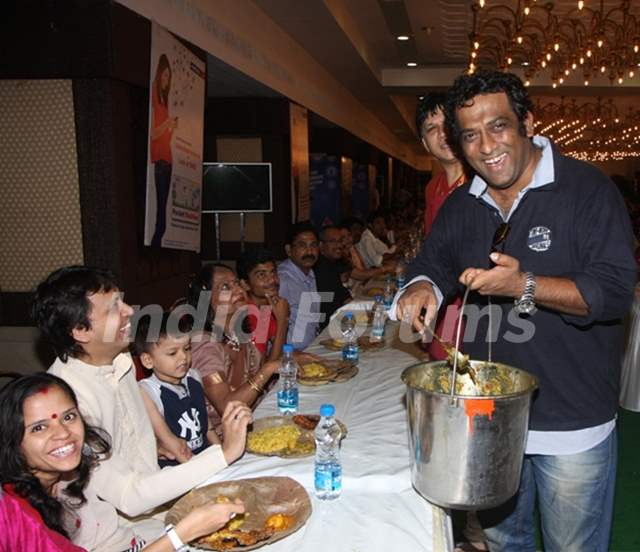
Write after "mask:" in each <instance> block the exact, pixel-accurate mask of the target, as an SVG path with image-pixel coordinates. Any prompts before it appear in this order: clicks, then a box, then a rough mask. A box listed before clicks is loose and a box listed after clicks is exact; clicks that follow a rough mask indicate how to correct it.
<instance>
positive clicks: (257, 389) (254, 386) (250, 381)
mask: <svg viewBox="0 0 640 552" xmlns="http://www.w3.org/2000/svg"><path fill="white" fill-rule="evenodd" d="M247 383H248V384H249V387H251V389H253V390H254V391H255V392H256V393H258V395H259V394H260V393H262V388H261V387H260V386H259V385H258V384H257V383H256V382H255V380H254V379H253V378H252V377H248V378H247Z"/></svg>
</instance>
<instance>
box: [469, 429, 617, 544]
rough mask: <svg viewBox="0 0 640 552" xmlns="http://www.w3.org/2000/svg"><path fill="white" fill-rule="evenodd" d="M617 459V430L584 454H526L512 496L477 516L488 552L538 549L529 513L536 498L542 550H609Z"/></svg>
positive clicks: (531, 512) (531, 515)
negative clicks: (513, 495) (515, 490)
mask: <svg viewBox="0 0 640 552" xmlns="http://www.w3.org/2000/svg"><path fill="white" fill-rule="evenodd" d="M617 460H618V438H617V434H616V430H615V429H614V430H613V431H612V432H611V433H610V434H609V436H608V437H607V438H606V439H605V440H604V441H602V442H601V443H600V444H598V445H596V446H595V447H593V448H592V449H590V450H587V451H585V452H581V453H578V454H568V455H562V456H545V455H538V454H534V455H527V456H525V458H524V465H523V467H522V476H521V479H520V489H519V491H518V493H517V494H516V495H515V497H513V498H512V499H511V500H509V501H508V502H507V503H506V504H503V505H502V506H499V507H497V508H494V509H491V510H485V511H480V512H478V517H479V518H480V522H481V523H482V526H483V527H484V529H485V534H486V537H487V542H488V543H489V548H490V550H491V551H492V552H494V551H501V552H502V551H503V552H530V551H531V552H534V551H535V550H536V538H535V528H534V521H533V511H534V505H535V502H536V496H537V499H538V506H539V509H540V517H541V522H542V536H543V539H544V548H545V552H607V550H608V549H609V533H610V530H611V521H612V513H613V497H614V489H615V480H616V464H617Z"/></svg>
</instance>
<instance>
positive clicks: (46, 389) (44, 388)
mask: <svg viewBox="0 0 640 552" xmlns="http://www.w3.org/2000/svg"><path fill="white" fill-rule="evenodd" d="M48 392H49V388H48V387H43V388H42V389H40V391H39V393H42V394H43V395H46V394H47V393H48Z"/></svg>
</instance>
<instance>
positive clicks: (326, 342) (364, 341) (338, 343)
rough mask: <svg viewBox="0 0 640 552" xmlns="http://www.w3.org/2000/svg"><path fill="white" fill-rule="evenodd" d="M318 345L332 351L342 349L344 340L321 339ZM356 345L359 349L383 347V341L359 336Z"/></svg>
mask: <svg viewBox="0 0 640 552" xmlns="http://www.w3.org/2000/svg"><path fill="white" fill-rule="evenodd" d="M320 345H322V346H323V347H326V348H327V349H331V350H332V351H342V348H343V347H344V341H342V340H341V339H323V340H322V341H321V342H320ZM358 347H359V348H360V351H369V350H371V349H380V348H382V347H384V341H377V342H376V341H374V342H372V341H370V340H369V337H368V336H364V335H363V336H360V337H359V338H358Z"/></svg>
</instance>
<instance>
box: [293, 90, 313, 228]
mask: <svg viewBox="0 0 640 552" xmlns="http://www.w3.org/2000/svg"><path fill="white" fill-rule="evenodd" d="M289 130H290V136H291V187H292V190H293V191H294V192H295V198H296V202H295V204H294V205H295V207H296V209H295V210H294V211H293V212H294V213H295V215H294V217H293V222H296V221H297V222H302V221H305V220H309V217H310V216H311V205H310V204H311V201H310V198H309V114H308V112H307V110H306V109H305V108H304V107H302V106H300V105H298V104H295V103H293V102H291V103H289Z"/></svg>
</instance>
